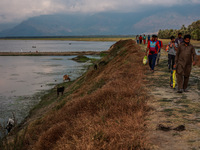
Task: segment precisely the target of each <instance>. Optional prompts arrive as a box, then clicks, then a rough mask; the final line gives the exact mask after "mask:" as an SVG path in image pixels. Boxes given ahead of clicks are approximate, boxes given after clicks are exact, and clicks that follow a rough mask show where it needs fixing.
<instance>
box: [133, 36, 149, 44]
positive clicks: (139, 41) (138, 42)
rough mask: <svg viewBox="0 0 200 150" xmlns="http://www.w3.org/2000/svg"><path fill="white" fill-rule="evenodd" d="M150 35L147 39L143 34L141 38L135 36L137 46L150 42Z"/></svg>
mask: <svg viewBox="0 0 200 150" xmlns="http://www.w3.org/2000/svg"><path fill="white" fill-rule="evenodd" d="M150 38H151V37H150V35H148V36H147V37H146V35H145V34H144V35H143V36H142V35H140V36H139V35H136V42H137V44H142V43H143V44H146V43H147V42H148V41H150Z"/></svg>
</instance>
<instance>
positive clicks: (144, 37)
mask: <svg viewBox="0 0 200 150" xmlns="http://www.w3.org/2000/svg"><path fill="white" fill-rule="evenodd" d="M143 42H144V44H146V36H145V34H144V36H143Z"/></svg>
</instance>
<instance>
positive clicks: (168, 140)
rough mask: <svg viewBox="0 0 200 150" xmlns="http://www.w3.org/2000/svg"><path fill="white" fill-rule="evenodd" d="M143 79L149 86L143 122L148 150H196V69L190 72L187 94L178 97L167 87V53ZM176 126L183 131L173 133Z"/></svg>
mask: <svg viewBox="0 0 200 150" xmlns="http://www.w3.org/2000/svg"><path fill="white" fill-rule="evenodd" d="M147 78H148V82H149V83H150V84H148V92H149V94H150V95H151V101H149V105H150V106H151V108H152V109H151V111H150V114H149V117H148V118H147V120H148V121H147V122H148V135H149V140H150V142H151V143H152V144H151V149H156V150H157V149H159V150H190V149H191V150H199V149H200V68H199V67H193V69H192V73H191V76H190V81H189V92H184V93H182V94H179V93H177V89H172V88H171V87H170V86H169V78H170V72H169V71H168V68H167V53H166V52H164V51H163V53H162V56H161V62H160V64H159V65H157V66H156V68H155V72H154V73H150V72H148V73H147ZM180 125H183V126H184V127H185V130H183V131H176V130H174V128H176V127H178V126H180ZM183 126H182V127H183ZM164 130H167V131H164Z"/></svg>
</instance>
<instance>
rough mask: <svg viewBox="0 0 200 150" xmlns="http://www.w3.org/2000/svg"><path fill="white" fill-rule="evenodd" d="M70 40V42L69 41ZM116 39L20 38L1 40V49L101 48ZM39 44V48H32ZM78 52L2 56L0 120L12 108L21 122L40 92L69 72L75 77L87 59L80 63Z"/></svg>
mask: <svg viewBox="0 0 200 150" xmlns="http://www.w3.org/2000/svg"><path fill="white" fill-rule="evenodd" d="M69 43H71V45H70V44H69ZM112 44H113V42H82V41H81V42H75V41H23V40H22V41H21V40H0V51H12V52H16V51H20V50H21V49H22V50H23V51H33V49H34V50H38V51H46V52H49V51H51V52H52V51H53V52H57V51H92V50H94V51H102V50H107V49H109V47H110V46H111V45H112ZM32 46H36V48H32ZM73 57H75V56H0V77H1V78H0V123H5V122H6V121H7V120H8V118H9V117H12V112H13V113H14V114H15V116H16V118H17V120H18V123H19V122H21V121H22V120H23V119H24V117H26V116H27V115H28V112H29V110H30V109H31V108H32V107H33V106H34V105H36V104H37V103H38V102H39V101H40V96H41V93H43V94H44V93H45V92H46V91H47V90H48V89H50V88H52V87H54V86H55V85H56V84H58V83H61V82H63V81H62V77H63V75H64V74H68V75H69V76H70V78H71V79H72V80H75V79H76V78H78V77H79V76H81V75H82V74H83V73H84V72H85V71H86V68H87V67H86V66H87V65H88V63H77V62H75V61H72V60H71V58H73Z"/></svg>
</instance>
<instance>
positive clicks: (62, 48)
mask: <svg viewBox="0 0 200 150" xmlns="http://www.w3.org/2000/svg"><path fill="white" fill-rule="evenodd" d="M112 44H114V42H93V41H54V40H0V52H21V51H23V52H30V51H32V52H35V51H39V52H68V51H103V50H108V49H109V47H110V46H111V45H112ZM35 47H36V48H35Z"/></svg>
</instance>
